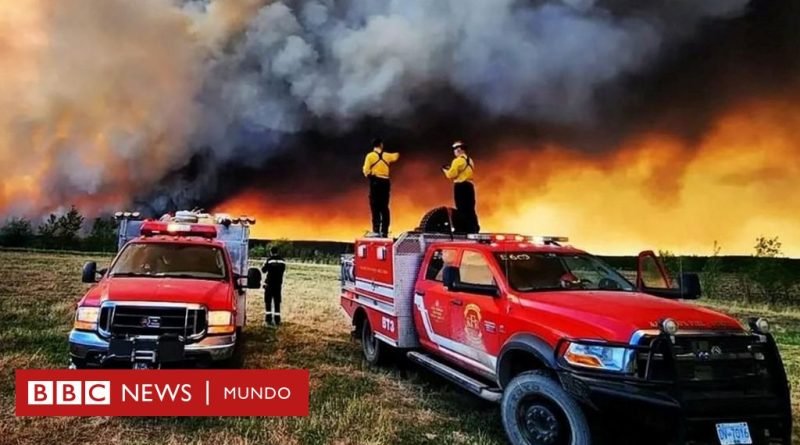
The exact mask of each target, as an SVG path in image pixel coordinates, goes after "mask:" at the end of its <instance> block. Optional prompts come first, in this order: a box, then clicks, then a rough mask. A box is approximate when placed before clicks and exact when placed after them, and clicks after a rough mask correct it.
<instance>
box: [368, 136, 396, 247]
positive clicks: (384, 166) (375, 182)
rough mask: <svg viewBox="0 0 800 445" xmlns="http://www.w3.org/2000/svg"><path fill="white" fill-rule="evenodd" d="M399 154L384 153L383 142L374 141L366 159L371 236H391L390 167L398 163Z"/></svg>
mask: <svg viewBox="0 0 800 445" xmlns="http://www.w3.org/2000/svg"><path fill="white" fill-rule="evenodd" d="M399 157H400V154H399V153H387V152H385V151H383V141H382V140H380V139H374V140H373V141H372V151H371V152H369V153H367V156H366V157H364V166H363V167H362V172H363V173H364V176H365V177H366V178H367V179H368V180H369V209H370V211H371V212H372V233H371V234H370V235H371V236H381V237H384V238H387V237H388V236H389V222H390V220H391V219H390V216H389V194H390V191H391V182H390V181H389V165H390V164H392V163H394V162H396V161H397V159H398V158H399Z"/></svg>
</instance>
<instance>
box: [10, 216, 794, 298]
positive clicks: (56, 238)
mask: <svg viewBox="0 0 800 445" xmlns="http://www.w3.org/2000/svg"><path fill="white" fill-rule="evenodd" d="M117 227H118V223H117V221H116V220H115V219H114V218H113V217H111V216H107V217H97V218H93V219H87V218H86V217H84V216H83V215H82V214H81V213H80V212H79V211H78V209H77V208H75V207H74V206H72V207H70V209H69V210H68V211H66V212H64V213H62V214H60V215H57V214H50V215H49V216H48V217H47V218H46V219H45V220H44V221H42V222H41V223H39V224H34V223H33V222H32V221H31V220H28V219H25V218H10V219H8V220H6V222H5V224H4V225H3V226H2V227H0V246H2V247H16V248H32V249H48V250H76V251H87V252H114V251H116V250H117ZM271 247H277V248H278V251H279V253H280V254H281V255H282V256H284V257H286V258H289V259H291V260H293V261H301V262H314V263H323V264H336V263H338V261H339V256H340V254H341V253H346V252H352V245H350V244H347V243H309V242H306V243H303V242H292V241H289V240H286V239H278V240H271V241H262V240H251V241H250V257H251V258H253V259H256V260H260V259H262V258H264V257H266V256H268V254H269V250H270V248H271ZM721 251H722V247H721V246H720V245H719V243H717V242H716V241H715V242H714V245H713V248H712V252H711V255H710V256H705V257H703V256H682V255H675V254H674V253H672V252H670V251H666V250H661V251H659V255H660V256H661V258H662V259H663V260H664V263H665V265H666V266H667V269H668V270H669V271H670V272H671V274H672V275H673V276H675V275H676V274H678V273H680V272H681V271H683V272H696V273H699V274H700V278H701V282H702V285H703V290H704V294H705V296H706V297H709V298H714V299H720V300H731V299H735V300H743V301H744V302H746V303H753V302H762V303H767V304H770V305H798V304H800V260H795V259H789V258H785V257H784V253H783V245H782V243H781V241H780V239H779V238H778V237H766V236H760V237H758V238H756V240H755V245H754V246H753V253H752V254H751V255H749V256H723V255H721ZM603 259H605V260H606V261H608V262H609V264H610V265H611V266H612V267H615V268H617V269H622V270H629V271H631V270H636V257H630V256H629V257H604V258H603Z"/></svg>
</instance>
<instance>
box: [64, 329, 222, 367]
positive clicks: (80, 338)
mask: <svg viewBox="0 0 800 445" xmlns="http://www.w3.org/2000/svg"><path fill="white" fill-rule="evenodd" d="M109 347H110V344H109V341H108V340H106V339H104V338H103V337H100V336H99V335H98V334H97V333H96V332H91V331H81V330H77V329H73V330H72V331H70V333H69V354H70V357H72V358H73V359H79V360H83V361H86V362H87V363H90V364H100V363H102V362H103V361H104V360H105V358H106V357H107V356H108V355H109ZM235 348H236V334H235V333H234V334H228V335H207V336H206V337H204V338H203V339H202V340H200V341H198V342H196V343H190V344H186V345H184V349H183V350H184V358H185V359H187V360H210V361H220V360H227V359H229V358H231V357H232V356H233V353H234V349H235Z"/></svg>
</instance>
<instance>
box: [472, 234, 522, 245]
mask: <svg viewBox="0 0 800 445" xmlns="http://www.w3.org/2000/svg"><path fill="white" fill-rule="evenodd" d="M467 239H470V240H475V241H481V242H491V243H510V242H518V243H522V242H526V241H531V237H529V236H526V235H520V234H518V233H470V234H469V235H467Z"/></svg>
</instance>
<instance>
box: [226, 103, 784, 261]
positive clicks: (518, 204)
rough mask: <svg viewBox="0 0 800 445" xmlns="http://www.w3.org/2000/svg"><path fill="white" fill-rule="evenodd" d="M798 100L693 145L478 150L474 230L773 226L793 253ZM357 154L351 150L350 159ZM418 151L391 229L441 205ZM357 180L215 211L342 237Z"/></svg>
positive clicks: (408, 165) (364, 211)
mask: <svg viewBox="0 0 800 445" xmlns="http://www.w3.org/2000/svg"><path fill="white" fill-rule="evenodd" d="M799 124H800V109H798V107H797V106H795V105H792V104H788V103H785V102H766V101H764V102H758V103H751V104H749V105H748V106H746V107H741V108H739V109H738V110H736V111H735V112H731V113H728V114H726V115H725V116H723V117H722V118H720V119H719V120H718V121H717V122H716V125H715V126H714V127H713V128H712V129H711V130H710V131H709V132H708V134H707V135H706V136H705V137H704V138H703V139H702V140H700V141H699V142H698V143H697V144H695V145H694V146H688V145H686V144H685V143H683V142H681V141H680V140H678V139H675V138H672V137H670V136H669V135H659V134H650V135H645V136H640V137H637V138H634V139H631V140H629V141H627V142H626V143H625V144H624V145H623V146H622V147H621V148H620V149H619V150H616V151H614V152H612V153H607V154H605V155H602V156H601V155H592V154H587V153H585V152H578V151H574V150H570V149H568V148H565V147H558V146H552V145H551V146H544V147H535V149H531V148H530V147H523V146H519V145H515V144H501V145H500V147H498V148H500V149H501V150H494V151H495V152H499V153H501V154H500V155H499V156H496V157H494V158H492V159H477V173H476V176H477V180H476V188H477V193H478V213H479V217H480V219H481V227H482V230H484V231H503V232H508V231H514V232H519V233H525V234H556V235H566V236H569V237H570V238H571V242H573V243H574V244H575V245H577V246H580V247H582V248H585V249H587V250H590V251H594V252H597V253H604V254H632V253H635V252H637V251H639V250H642V249H651V248H656V249H668V250H672V251H675V252H680V253H685V254H700V255H702V254H709V253H710V251H711V248H712V245H713V242H714V241H718V242H719V243H720V245H721V246H722V248H723V254H750V253H751V252H752V247H753V244H754V240H755V238H756V237H758V236H761V235H765V236H779V237H780V238H781V241H782V242H783V245H784V250H785V253H786V254H788V255H791V256H800V224H798V215H800V135H798V133H797V132H796V128H800V125H799ZM359 161H360V160H359V159H354V160H353V164H354V168H357V167H358V165H357V164H358V163H359ZM429 164H430V163H426V162H425V160H424V159H419V158H418V159H413V160H409V159H403V160H401V162H400V163H399V164H398V165H397V167H396V168H395V171H394V175H393V183H392V187H393V189H392V202H391V209H392V218H393V222H392V226H391V229H392V232H393V233H395V234H397V233H399V232H401V231H403V230H408V229H412V228H414V227H416V225H417V223H418V220H419V218H420V217H421V216H422V215H423V214H424V212H425V211H427V210H428V209H430V208H432V207H435V206H439V205H443V204H447V205H450V204H451V202H452V198H451V196H450V193H451V192H450V185H449V184H448V183H447V182H446V180H445V179H444V178H443V177H441V173H440V172H438V170H437V168H436V166H431V165H429ZM366 194H367V192H366V184H365V186H364V190H355V191H348V192H344V193H339V194H335V195H334V196H333V197H332V198H330V199H325V198H324V197H319V196H309V197H308V199H307V200H305V199H304V200H302V202H285V201H283V200H281V199H280V197H278V196H272V195H268V194H263V193H261V192H255V191H247V192H244V193H242V194H241V195H239V196H236V197H234V198H233V199H231V200H230V201H228V202H225V203H224V204H222V205H220V206H219V209H220V210H225V211H228V212H233V213H245V214H250V215H255V216H257V217H258V218H259V224H258V225H256V226H255V227H254V236H256V237H261V238H269V239H271V238H281V237H285V238H290V239H330V240H340V241H349V240H352V239H353V237H355V236H358V235H360V234H362V233H363V232H364V231H366V230H367V229H368V228H369V208H368V204H367V196H366Z"/></svg>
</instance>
